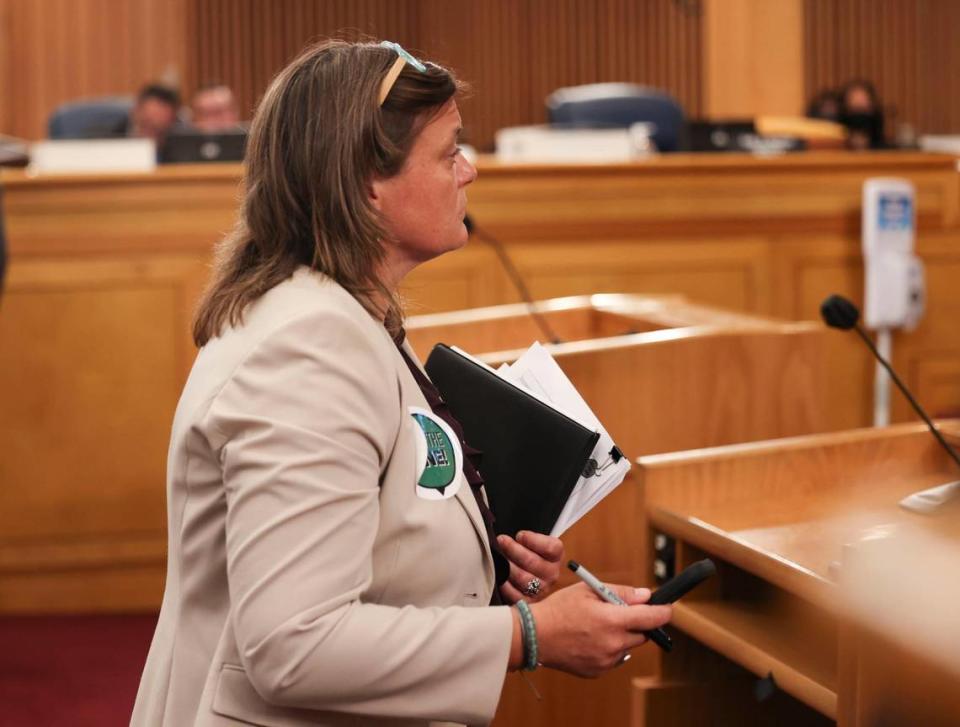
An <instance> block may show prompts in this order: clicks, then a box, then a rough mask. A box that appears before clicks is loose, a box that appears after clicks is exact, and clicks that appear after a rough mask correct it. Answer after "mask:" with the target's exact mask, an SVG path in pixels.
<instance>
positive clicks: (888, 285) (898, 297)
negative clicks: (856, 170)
mask: <svg viewBox="0 0 960 727" xmlns="http://www.w3.org/2000/svg"><path fill="white" fill-rule="evenodd" d="M916 226H917V225H916V190H915V189H914V187H913V185H912V184H911V183H910V182H908V181H907V180H905V179H885V178H875V179H868V180H867V181H866V182H864V184H863V267H864V292H865V295H864V298H865V301H864V316H863V318H864V324H865V325H866V327H867V328H871V329H873V330H875V331H876V332H877V350H878V351H879V352H880V353H881V355H883V356H884V357H885V358H886V359H887V360H890V359H891V358H892V353H893V352H892V346H893V344H892V339H891V335H890V332H891V331H892V330H893V329H895V328H903V329H906V330H908V331H909V330H913V329H914V328H915V327H916V325H917V323H919V321H920V319H921V318H922V317H923V310H924V279H923V263H922V262H921V261H920V258H918V257H917V256H916V255H914V254H913V250H914V242H915V238H916ZM873 406H874V409H873V423H874V426H885V425H886V424H888V423H889V421H890V381H889V378H888V376H887V372H886V371H885V370H884V369H883V368H882V367H881V366H880V364H877V370H876V375H875V378H874V404H873Z"/></svg>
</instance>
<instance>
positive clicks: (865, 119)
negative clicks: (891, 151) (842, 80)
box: [839, 80, 887, 149]
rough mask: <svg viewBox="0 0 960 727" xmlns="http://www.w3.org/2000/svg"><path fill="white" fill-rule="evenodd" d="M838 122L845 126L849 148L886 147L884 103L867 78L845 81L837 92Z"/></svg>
mask: <svg viewBox="0 0 960 727" xmlns="http://www.w3.org/2000/svg"><path fill="white" fill-rule="evenodd" d="M839 121H840V123H842V124H843V125H844V126H846V127H847V130H848V132H849V134H848V136H847V146H848V147H849V148H850V149H885V148H886V147H887V142H886V138H885V137H884V133H883V107H882V105H881V103H880V97H879V96H878V95H877V90H876V89H875V88H874V86H873V84H872V83H870V82H869V81H863V80H854V81H850V82H849V83H847V84H846V85H845V86H844V87H843V90H842V91H841V94H840V119H839Z"/></svg>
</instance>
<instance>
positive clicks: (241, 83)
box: [188, 0, 701, 148]
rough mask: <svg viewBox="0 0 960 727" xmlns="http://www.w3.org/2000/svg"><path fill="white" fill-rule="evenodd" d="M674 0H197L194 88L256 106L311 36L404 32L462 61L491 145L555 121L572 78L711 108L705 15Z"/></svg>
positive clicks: (435, 54)
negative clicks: (705, 74)
mask: <svg viewBox="0 0 960 727" xmlns="http://www.w3.org/2000/svg"><path fill="white" fill-rule="evenodd" d="M698 8H699V5H698V3H696V2H679V3H678V2H675V1H674V0H645V1H644V2H637V0H596V1H595V2H591V1H588V0H562V1H558V0H516V1H515V2H501V1H500V0H474V1H469V0H400V1H397V0H365V2H355V1H354V0H330V1H328V2H304V1H303V0H300V1H298V0H275V1H274V2H271V3H269V4H267V3H263V2H259V1H257V0H193V1H192V2H191V5H190V10H189V21H188V27H189V31H188V36H189V44H190V48H191V51H190V53H191V55H190V58H191V70H190V78H189V80H188V87H193V86H194V85H195V84H196V83H197V82H202V81H203V80H206V79H211V78H216V79H220V80H223V81H225V82H226V83H228V84H230V85H231V86H233V87H234V88H235V89H236V91H237V93H238V96H239V99H240V103H241V107H242V108H243V109H244V113H245V114H250V113H251V112H252V109H253V108H254V106H255V104H256V101H257V99H258V98H259V96H260V94H261V93H262V92H263V90H264V89H265V87H266V85H267V83H268V81H269V79H270V77H271V76H272V75H273V74H274V73H276V72H277V71H279V70H280V68H282V67H283V65H284V63H286V62H287V61H288V60H289V59H290V58H292V57H293V56H294V55H295V54H296V53H297V52H298V51H299V50H300V49H301V48H302V47H303V46H304V45H306V44H307V43H308V42H310V41H311V40H316V39H318V38H322V37H329V36H334V35H337V36H345V37H348V38H355V37H358V35H367V36H371V37H375V38H389V39H392V40H396V41H398V42H400V43H401V44H403V45H405V46H407V47H408V48H410V49H411V50H414V51H415V52H418V53H421V54H422V55H423V56H424V57H426V58H430V59H432V60H436V61H438V62H442V63H445V64H447V65H449V66H451V67H452V68H453V69H454V70H455V71H456V72H457V73H458V75H459V76H460V77H461V78H462V79H464V80H466V81H467V82H469V83H470V84H471V86H472V87H473V90H474V95H473V97H472V98H471V99H469V100H468V101H466V102H465V104H464V121H465V128H466V132H467V137H468V138H467V141H469V142H470V143H473V144H475V145H477V146H480V147H484V148H485V147H489V146H490V144H492V142H493V134H494V131H496V129H498V128H501V127H503V126H511V125H517V124H529V123H540V122H542V121H544V119H545V111H544V106H543V100H544V98H545V97H546V95H547V94H548V93H550V92H551V91H553V90H554V89H556V88H559V87H561V86H569V85H575V84H581V83H594V82H600V81H630V82H636V83H643V84H648V85H652V86H656V87H659V88H662V89H665V90H667V91H668V92H670V93H672V94H673V95H675V96H676V97H677V98H678V100H679V101H680V102H681V104H683V106H684V107H685V108H686V109H687V111H688V113H690V114H693V115H696V114H697V113H699V109H700V66H701V62H700V16H699V10H698Z"/></svg>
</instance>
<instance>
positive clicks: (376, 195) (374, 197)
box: [367, 179, 384, 212]
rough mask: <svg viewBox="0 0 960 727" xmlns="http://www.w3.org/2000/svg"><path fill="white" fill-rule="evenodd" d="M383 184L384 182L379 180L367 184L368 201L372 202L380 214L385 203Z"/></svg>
mask: <svg viewBox="0 0 960 727" xmlns="http://www.w3.org/2000/svg"><path fill="white" fill-rule="evenodd" d="M383 184H384V183H383V181H382V180H379V179H374V180H373V181H371V182H368V183H367V199H369V200H370V204H371V205H373V208H374V209H375V210H377V211H378V212H382V210H381V209H380V205H381V203H382V202H383Z"/></svg>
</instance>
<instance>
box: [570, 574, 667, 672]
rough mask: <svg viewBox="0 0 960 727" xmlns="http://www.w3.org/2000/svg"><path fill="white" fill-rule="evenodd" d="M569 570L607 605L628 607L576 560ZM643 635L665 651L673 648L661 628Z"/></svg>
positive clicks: (625, 658)
mask: <svg viewBox="0 0 960 727" xmlns="http://www.w3.org/2000/svg"><path fill="white" fill-rule="evenodd" d="M567 568H569V569H570V570H572V571H573V573H574V575H576V576H577V578H579V579H580V580H581V581H583V582H584V583H586V584H587V585H588V586H590V588H592V589H593V590H594V592H595V593H596V594H597V595H598V596H600V598H602V599H603V600H604V601H606V602H607V603H612V604H614V605H617V606H626V605H628V604H627V602H626V601H624V600H623V599H622V598H620V596H618V595H617V594H616V593H614V592H613V591H612V590H610V589H609V588H608V587H607V586H606V584H604V583H602V582H601V581H600V579H599V578H597V577H596V576H595V575H593V573H591V572H590V571H588V570H587V569H586V568H584V567H583V566H582V565H580V564H579V563H577V561H575V560H571V561H570V562H569V563H567ZM643 635H644V636H646V637H647V638H648V639H650V640H651V641H652V642H653V643H655V644H656V645H657V646H659V647H660V648H661V649H663V650H664V651H670V650H671V649H672V648H673V639H671V638H670V635H669V634H668V633H667V632H666V631H664V630H663V629H661V628H656V629H652V630H650V631H644V632H643ZM629 658H630V655H629V654H627V655H626V657H624V661H626V660H627V659H629Z"/></svg>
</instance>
